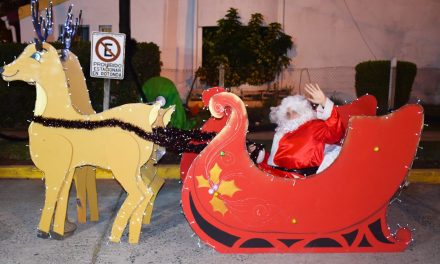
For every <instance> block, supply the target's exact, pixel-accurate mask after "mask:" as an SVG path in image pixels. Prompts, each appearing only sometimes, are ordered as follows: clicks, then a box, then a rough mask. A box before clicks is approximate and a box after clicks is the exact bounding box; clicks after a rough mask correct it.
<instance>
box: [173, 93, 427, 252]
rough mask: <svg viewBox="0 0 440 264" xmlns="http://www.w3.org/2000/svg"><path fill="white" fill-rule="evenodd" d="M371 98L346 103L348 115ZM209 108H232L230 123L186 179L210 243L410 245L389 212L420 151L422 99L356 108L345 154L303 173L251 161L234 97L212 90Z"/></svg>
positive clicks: (241, 248) (188, 212)
mask: <svg viewBox="0 0 440 264" xmlns="http://www.w3.org/2000/svg"><path fill="white" fill-rule="evenodd" d="M369 100H371V97H367V99H365V98H364V99H360V100H359V101H360V102H358V103H356V104H353V106H347V107H344V108H342V109H340V110H339V111H340V113H341V116H342V118H343V120H344V119H346V120H348V115H349V114H356V112H357V111H358V110H357V109H360V108H358V106H359V105H362V104H363V103H365V102H366V104H367V105H368V104H371V101H370V102H367V101H369ZM373 100H374V98H373ZM356 105H357V106H356ZM361 108H362V107H361ZM209 109H210V111H211V114H212V115H213V116H214V117H216V118H221V117H223V115H225V113H226V115H227V116H225V117H226V118H227V123H226V125H225V126H224V128H223V129H222V130H221V131H220V133H219V134H218V135H217V136H216V137H215V138H214V139H213V140H212V141H211V142H210V143H209V144H208V146H207V147H206V148H205V149H204V150H203V151H202V152H201V153H200V154H199V155H198V156H197V157H196V158H195V159H194V161H193V162H192V164H191V166H190V168H189V170H188V172H187V175H186V178H185V181H184V184H183V188H182V206H183V210H184V213H185V216H186V218H187V220H188V222H189V224H190V225H191V227H192V228H193V230H194V231H195V232H196V233H197V235H198V236H199V237H200V238H201V239H202V240H203V241H204V242H205V243H207V244H208V245H210V246H212V247H213V248H215V249H216V250H217V251H219V252H225V253H260V252H393V251H403V250H405V248H406V247H407V246H408V244H409V243H410V241H411V232H410V231H409V230H408V229H407V228H398V230H397V231H396V232H395V234H391V232H390V229H389V227H388V224H387V221H386V211H387V207H388V205H389V202H390V199H391V198H392V197H393V195H394V194H395V192H396V191H397V190H398V189H399V188H400V186H401V184H402V182H403V181H404V180H405V177H406V175H407V173H408V170H409V168H410V167H411V164H412V161H413V158H414V156H415V153H416V149H417V146H418V143H419V139H420V133H421V128H422V124H423V109H422V107H421V106H419V105H407V106H405V107H402V108H401V109H399V110H398V111H396V112H394V113H392V114H389V115H386V116H382V117H375V116H353V117H352V118H351V119H350V121H349V122H348V123H346V124H347V133H346V137H345V140H344V143H343V147H342V150H341V153H340V155H339V157H338V158H337V159H336V160H335V162H334V163H333V164H332V165H331V166H330V167H329V168H327V169H326V170H324V171H323V172H321V173H319V174H316V175H313V176H310V177H308V178H306V179H286V178H280V177H276V176H274V175H271V174H268V173H266V172H263V171H261V170H259V169H258V168H257V167H256V166H255V165H254V164H253V163H252V161H251V160H250V158H249V155H248V153H247V151H246V147H245V141H246V133H247V127H248V120H247V114H246V109H245V107H244V104H243V102H242V101H241V100H240V99H239V98H238V97H237V96H235V95H233V94H231V93H226V92H221V93H218V94H215V95H213V96H212V97H211V100H210V101H209ZM212 122H215V121H212ZM185 155H186V154H185ZM184 159H185V158H184ZM183 172H184V171H183Z"/></svg>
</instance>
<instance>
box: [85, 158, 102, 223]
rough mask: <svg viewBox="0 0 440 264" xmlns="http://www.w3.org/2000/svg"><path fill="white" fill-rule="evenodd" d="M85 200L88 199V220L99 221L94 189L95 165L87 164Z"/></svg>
mask: <svg viewBox="0 0 440 264" xmlns="http://www.w3.org/2000/svg"><path fill="white" fill-rule="evenodd" d="M86 187H87V200H88V201H89V210H90V221H92V222H96V221H99V208H98V193H97V191H96V170H95V167H92V166H87V178H86Z"/></svg>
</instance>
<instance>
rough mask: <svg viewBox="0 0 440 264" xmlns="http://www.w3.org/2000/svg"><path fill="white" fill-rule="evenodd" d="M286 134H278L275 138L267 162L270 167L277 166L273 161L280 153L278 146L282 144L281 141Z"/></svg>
mask: <svg viewBox="0 0 440 264" xmlns="http://www.w3.org/2000/svg"><path fill="white" fill-rule="evenodd" d="M284 134H285V133H284V132H276V133H275V135H274V136H273V141H272V148H271V150H270V155H269V159H268V160H267V164H269V165H270V166H277V165H276V164H275V162H273V159H274V158H275V154H276V153H277V151H278V144H279V143H280V140H281V138H282V137H283V136H284Z"/></svg>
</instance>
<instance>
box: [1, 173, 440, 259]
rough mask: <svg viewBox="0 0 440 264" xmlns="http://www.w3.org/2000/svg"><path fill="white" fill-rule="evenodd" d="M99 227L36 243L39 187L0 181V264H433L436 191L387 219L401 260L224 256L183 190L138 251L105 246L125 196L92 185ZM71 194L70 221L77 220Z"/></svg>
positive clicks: (168, 202) (410, 199) (413, 196)
mask: <svg viewBox="0 0 440 264" xmlns="http://www.w3.org/2000/svg"><path fill="white" fill-rule="evenodd" d="M97 187H98V198H99V209H100V221H99V222H96V223H87V224H81V225H78V230H77V231H76V232H75V234H74V235H73V236H71V237H69V238H66V239H65V240H63V241H56V240H44V239H39V238H37V237H36V229H37V225H38V221H39V217H40V209H41V208H42V206H43V202H44V183H43V181H41V180H0V208H1V209H0V263H63V264H69V263H143V264H145V263H228V264H232V263H264V264H266V263H361V264H362V263H375V264H381V263H387V264H388V263H396V264H401V263H439V261H440V186H439V185H429V184H411V185H410V186H409V187H408V189H406V190H405V191H404V192H403V194H402V196H401V197H400V200H401V202H398V201H396V202H394V203H393V204H392V205H391V207H390V210H389V212H388V218H389V224H390V227H391V229H392V230H394V229H395V228H396V225H397V224H402V225H407V224H408V225H409V227H410V228H411V229H413V228H415V231H414V232H413V235H414V238H415V241H414V242H413V244H412V245H411V246H410V248H409V249H408V250H406V251H405V252H403V253H378V254H373V253H368V254H353V253H352V254H256V255H239V254H237V255H224V254H219V253H217V252H216V251H214V250H213V249H211V248H209V247H207V246H205V245H203V243H200V241H199V239H198V237H197V235H194V234H193V232H192V230H191V228H190V226H189V224H188V223H187V222H186V219H185V218H184V216H183V215H182V213H181V209H180V206H179V201H180V188H181V185H180V184H179V183H178V182H177V181H167V182H166V184H165V186H164V188H163V189H162V190H161V192H160V193H159V196H158V198H157V200H156V207H155V209H154V212H153V218H152V223H151V224H150V225H148V226H144V227H143V229H142V234H141V238H140V242H139V244H138V245H130V244H128V242H127V240H128V238H127V233H125V234H124V236H123V239H122V243H118V244H115V243H111V242H109V240H108V236H109V234H110V229H111V225H112V223H113V220H114V216H115V214H116V212H117V209H118V208H119V206H120V204H121V203H122V201H123V200H124V198H125V193H124V192H123V191H122V189H121V188H120V186H119V185H118V184H117V183H116V181H114V180H99V181H98V182H97ZM74 197H75V192H74V189H73V190H72V191H71V194H70V204H69V211H68V215H69V218H70V219H71V220H75V219H76V212H75V207H74V201H75V200H74Z"/></svg>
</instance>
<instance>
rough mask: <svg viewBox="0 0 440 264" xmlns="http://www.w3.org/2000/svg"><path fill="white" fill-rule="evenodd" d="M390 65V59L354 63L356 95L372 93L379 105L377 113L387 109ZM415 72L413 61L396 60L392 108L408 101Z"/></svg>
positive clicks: (415, 67) (384, 111)
mask: <svg viewBox="0 0 440 264" xmlns="http://www.w3.org/2000/svg"><path fill="white" fill-rule="evenodd" d="M390 66H391V62H390V61H366V62H362V63H359V64H358V65H356V77H355V78H356V82H355V87H356V95H357V96H358V97H359V96H362V95H364V94H367V93H368V94H372V95H374V96H375V97H376V99H377V102H378V106H379V109H378V113H381V114H383V113H386V112H387V110H388V91H389V80H390ZM416 74H417V66H416V65H415V64H414V63H412V62H407V61H398V62H397V68H396V91H395V99H394V102H395V103H394V105H395V106H394V108H399V107H401V106H403V105H405V104H406V103H407V102H408V100H409V97H410V94H411V89H412V85H413V83H414V79H415V77H416Z"/></svg>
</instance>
